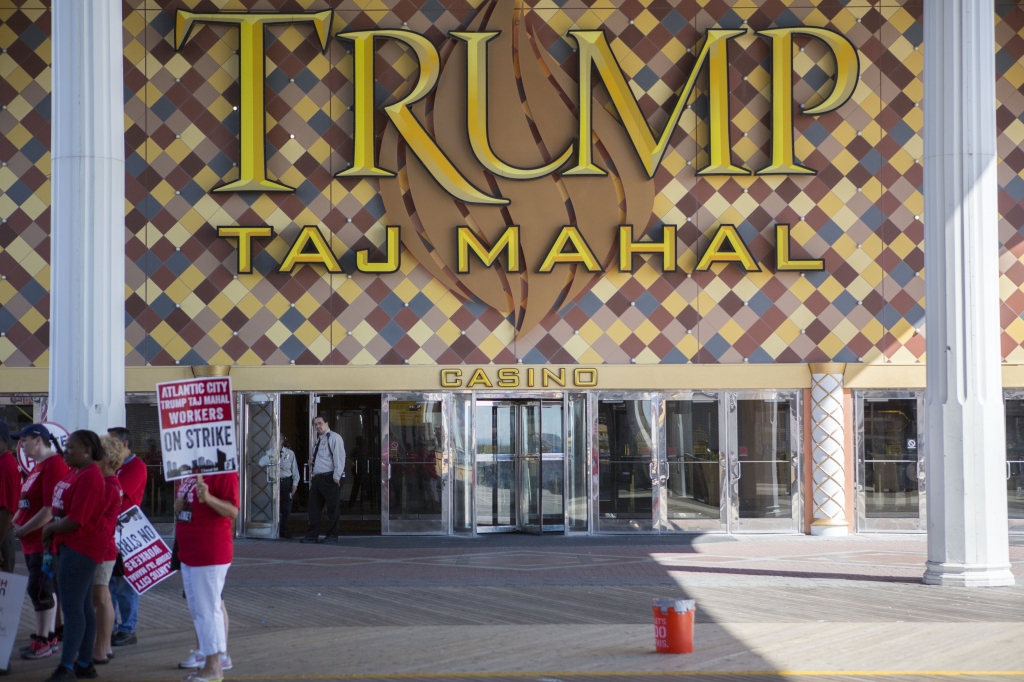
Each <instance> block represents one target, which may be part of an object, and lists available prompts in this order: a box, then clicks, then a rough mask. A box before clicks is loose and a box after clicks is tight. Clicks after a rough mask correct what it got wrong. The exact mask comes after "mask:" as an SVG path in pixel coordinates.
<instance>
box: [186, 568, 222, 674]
mask: <svg viewBox="0 0 1024 682" xmlns="http://www.w3.org/2000/svg"><path fill="white" fill-rule="evenodd" d="M229 568H231V564H217V565H215V566H188V565H186V564H182V565H181V579H182V582H184V583H185V598H186V599H187V600H188V610H189V612H190V613H191V614H192V622H193V623H195V626H196V637H197V638H198V639H199V650H200V651H201V652H202V653H203V655H204V656H213V655H214V654H223V653H226V652H227V650H228V638H227V636H226V635H225V633H224V611H222V610H221V608H220V602H221V599H220V594H221V592H222V591H223V590H224V579H225V578H227V576H228V569H229Z"/></svg>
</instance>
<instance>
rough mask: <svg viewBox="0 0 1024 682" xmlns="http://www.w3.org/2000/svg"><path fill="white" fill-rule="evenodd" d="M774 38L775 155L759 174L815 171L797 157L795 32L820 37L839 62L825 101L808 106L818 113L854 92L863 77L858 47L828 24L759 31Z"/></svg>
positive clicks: (806, 112)
mask: <svg viewBox="0 0 1024 682" xmlns="http://www.w3.org/2000/svg"><path fill="white" fill-rule="evenodd" d="M757 35H760V36H767V37H768V38H770V39H771V41H772V159H771V162H770V163H769V164H768V165H767V166H765V167H764V168H761V169H760V170H758V171H757V174H758V175H814V174H815V171H813V170H811V169H810V168H807V167H806V166H802V165H800V164H799V163H797V162H796V161H795V160H794V154H795V152H794V149H793V36H794V35H805V36H810V37H812V38H817V39H818V40H820V41H821V42H823V43H825V45H827V46H828V48H829V49H830V50H831V51H832V56H833V57H834V58H835V62H836V76H835V85H834V86H833V87H832V92H831V93H829V95H828V97H826V98H825V99H824V100H822V102H821V104H819V105H817V106H815V107H812V108H810V109H804V112H803V113H804V115H806V116H816V115H818V114H824V113H826V112H829V111H833V110H835V109H838V108H839V107H841V106H842V105H843V104H844V103H846V101H847V100H848V99H850V97H851V96H852V95H853V91H854V89H856V87H857V79H858V78H859V77H860V62H859V61H858V58H857V50H856V49H854V47H853V45H851V44H850V41H849V40H847V39H846V38H844V37H843V36H841V35H839V34H838V33H835V32H834V31H829V30H828V29H825V28H813V27H808V26H796V27H792V28H773V29H769V30H766V31H758V32H757Z"/></svg>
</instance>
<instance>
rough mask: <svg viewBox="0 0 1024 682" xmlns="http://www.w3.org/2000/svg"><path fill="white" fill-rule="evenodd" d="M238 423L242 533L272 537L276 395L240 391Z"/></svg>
mask: <svg viewBox="0 0 1024 682" xmlns="http://www.w3.org/2000/svg"><path fill="white" fill-rule="evenodd" d="M240 401H241V410H240V416H241V419H240V425H241V431H242V432H241V434H240V436H241V438H240V439H239V440H241V442H242V444H243V451H242V457H241V459H242V461H243V462H244V463H245V464H244V466H243V468H242V471H241V472H240V474H241V480H240V484H241V487H242V496H243V500H244V503H243V507H242V511H243V518H242V519H241V522H242V523H241V524H240V526H241V529H244V530H243V533H244V535H245V537H250V538H273V537H277V534H278V528H277V526H278V515H279V507H280V503H279V501H278V500H279V495H280V486H279V485H278V480H279V478H278V476H279V474H280V471H279V469H280V463H279V461H278V456H277V453H278V451H279V446H278V438H279V434H278V419H277V414H278V396H277V394H274V393H243V394H242V395H241V396H240Z"/></svg>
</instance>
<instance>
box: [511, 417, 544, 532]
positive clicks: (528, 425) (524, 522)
mask: <svg viewBox="0 0 1024 682" xmlns="http://www.w3.org/2000/svg"><path fill="white" fill-rule="evenodd" d="M517 407H518V412H519V420H518V422H519V429H520V431H519V432H520V434H521V438H520V440H519V442H520V444H521V448H520V451H519V452H518V453H517V454H516V469H517V471H518V476H517V478H518V481H519V486H518V491H517V492H518V498H519V500H518V501H519V528H518V530H521V531H524V532H527V533H536V534H538V535H539V534H540V533H543V532H544V520H543V517H542V514H543V507H542V502H543V497H544V490H543V487H542V486H541V480H542V479H541V476H542V471H543V469H542V467H543V464H544V461H543V459H542V458H541V447H540V434H541V409H540V403H539V402H536V403H535V402H530V403H521V404H519V405H517Z"/></svg>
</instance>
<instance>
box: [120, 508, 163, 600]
mask: <svg viewBox="0 0 1024 682" xmlns="http://www.w3.org/2000/svg"><path fill="white" fill-rule="evenodd" d="M117 549H118V551H119V552H121V559H122V560H123V561H124V578H125V580H127V581H128V584H129V585H131V586H132V589H134V590H135V591H136V592H138V593H139V594H142V593H143V592H145V591H146V590H148V589H150V588H151V587H154V586H156V585H157V583H160V582H163V581H164V580H166V579H167V578H169V577H171V575H173V574H174V571H172V570H171V548H170V547H168V546H167V543H166V542H164V541H163V539H162V538H161V537H160V535H159V533H157V532H156V529H155V528H153V524H151V523H150V522H149V519H147V518H146V515H145V514H143V513H142V510H141V509H139V508H138V507H132V508H131V509H128V510H126V511H125V512H124V513H122V514H121V515H120V516H118V517H117Z"/></svg>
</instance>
